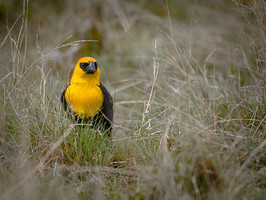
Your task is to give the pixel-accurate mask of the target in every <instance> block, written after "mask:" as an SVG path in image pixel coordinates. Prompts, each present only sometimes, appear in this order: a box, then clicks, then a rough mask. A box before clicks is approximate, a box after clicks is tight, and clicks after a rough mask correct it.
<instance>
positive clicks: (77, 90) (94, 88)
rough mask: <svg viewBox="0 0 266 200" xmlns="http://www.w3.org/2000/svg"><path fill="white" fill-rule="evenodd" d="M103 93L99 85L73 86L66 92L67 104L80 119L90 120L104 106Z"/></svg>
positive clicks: (78, 84)
mask: <svg viewBox="0 0 266 200" xmlns="http://www.w3.org/2000/svg"><path fill="white" fill-rule="evenodd" d="M103 99H104V97H103V93H102V91H101V89H100V87H99V86H98V85H85V84H82V83H75V84H71V85H70V86H69V87H68V88H67V89H66V92H65V100H66V103H67V104H68V105H69V106H70V108H71V109H72V110H73V111H74V112H75V113H76V115H78V116H79V117H80V118H83V117H85V118H90V117H93V116H94V115H95V114H97V113H98V112H99V111H100V109H101V107H102V105H103Z"/></svg>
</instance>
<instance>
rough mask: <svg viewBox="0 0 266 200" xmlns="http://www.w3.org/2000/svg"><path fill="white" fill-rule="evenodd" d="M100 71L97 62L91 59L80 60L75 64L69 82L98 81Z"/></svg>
mask: <svg viewBox="0 0 266 200" xmlns="http://www.w3.org/2000/svg"><path fill="white" fill-rule="evenodd" d="M99 75H100V70H99V67H98V65H97V62H96V60H95V59H94V58H92V57H83V58H80V59H79V61H78V62H77V64H76V67H75V70H74V72H73V75H72V78H71V82H73V81H75V80H79V79H80V78H83V79H87V80H92V79H96V80H99Z"/></svg>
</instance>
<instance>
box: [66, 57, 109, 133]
mask: <svg viewBox="0 0 266 200" xmlns="http://www.w3.org/2000/svg"><path fill="white" fill-rule="evenodd" d="M99 77H100V70H99V67H98V65H97V62H96V60H95V59H94V58H92V57H83V58H81V59H79V61H78V62H77V64H76V67H75V69H74V72H73V75H72V77H71V80H70V84H69V85H68V87H67V88H66V89H65V90H64V91H63V92H62V95H61V101H62V103H63V106H64V109H65V110H67V109H68V110H69V111H70V113H73V115H74V118H75V120H76V121H77V122H78V123H81V122H85V123H86V122H88V121H90V122H92V125H93V127H98V126H100V127H102V128H103V130H104V131H107V132H108V135H109V136H110V132H111V129H112V121H113V113H114V111H113V100H112V97H111V95H110V93H109V92H108V91H107V89H106V88H105V87H104V86H103V85H102V84H101V82H100V79H99Z"/></svg>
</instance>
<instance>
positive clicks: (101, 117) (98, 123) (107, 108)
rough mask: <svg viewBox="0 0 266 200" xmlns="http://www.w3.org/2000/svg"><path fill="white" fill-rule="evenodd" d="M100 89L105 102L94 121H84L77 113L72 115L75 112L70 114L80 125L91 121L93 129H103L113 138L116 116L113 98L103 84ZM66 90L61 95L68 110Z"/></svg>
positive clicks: (93, 118)
mask: <svg viewBox="0 0 266 200" xmlns="http://www.w3.org/2000/svg"><path fill="white" fill-rule="evenodd" d="M98 87H100V89H101V90H102V93H103V96H104V100H103V105H102V107H101V109H100V111H99V112H98V113H97V114H96V115H94V116H93V117H92V119H91V118H90V119H82V118H80V117H79V116H78V115H76V114H75V113H74V115H72V112H73V111H70V110H69V112H70V113H71V115H72V116H74V118H75V121H77V122H78V123H84V122H85V123H86V122H89V121H90V122H92V125H93V128H97V127H100V128H102V129H103V131H105V132H106V134H107V135H108V136H111V131H112V122H113V114H114V110H113V100H112V96H111V95H110V93H109V92H108V91H107V89H106V88H105V87H104V86H103V85H102V84H101V83H100V85H99V86H98ZM66 89H67V88H66ZM66 89H65V90H64V91H63V92H62V94H61V102H62V103H63V106H64V109H65V110H67V103H66V100H65V92H66Z"/></svg>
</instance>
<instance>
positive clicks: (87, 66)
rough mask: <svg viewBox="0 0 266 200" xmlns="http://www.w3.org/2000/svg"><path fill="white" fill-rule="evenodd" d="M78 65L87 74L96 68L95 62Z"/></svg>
mask: <svg viewBox="0 0 266 200" xmlns="http://www.w3.org/2000/svg"><path fill="white" fill-rule="evenodd" d="M79 65H80V68H81V69H82V70H83V71H84V72H86V73H87V74H93V73H94V72H96V70H97V63H96V62H86V63H80V64H79Z"/></svg>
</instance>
